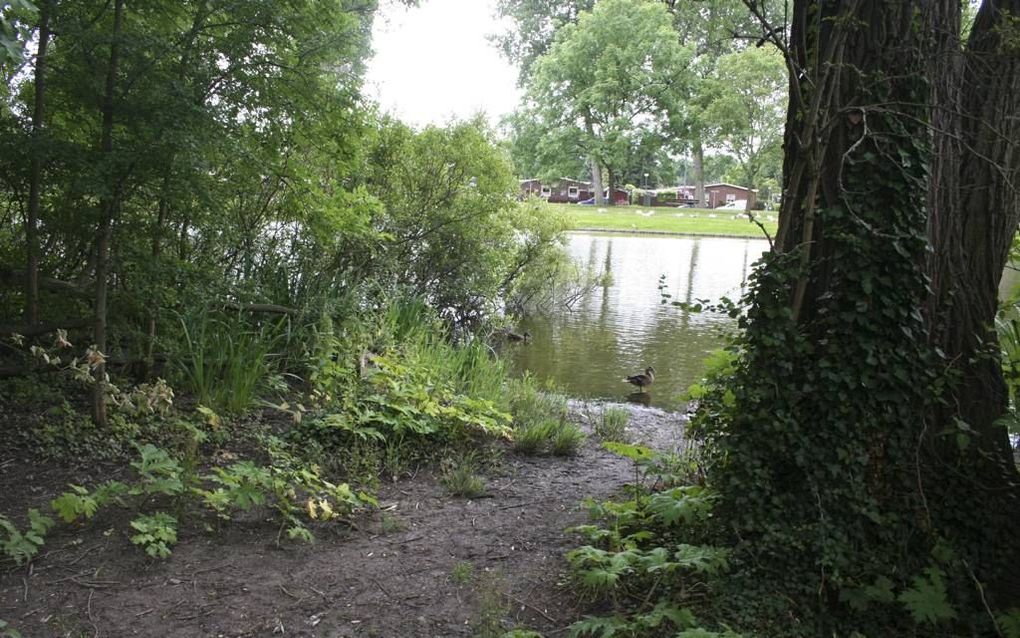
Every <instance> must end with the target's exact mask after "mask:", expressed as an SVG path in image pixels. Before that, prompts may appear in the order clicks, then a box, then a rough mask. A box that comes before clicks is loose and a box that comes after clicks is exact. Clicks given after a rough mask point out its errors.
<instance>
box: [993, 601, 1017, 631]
mask: <svg viewBox="0 0 1020 638" xmlns="http://www.w3.org/2000/svg"><path fill="white" fill-rule="evenodd" d="M995 621H996V623H997V624H998V627H999V629H1000V630H1001V631H1002V635H1003V636H1005V637H1006V638H1020V608H1018V607H1013V608H1011V609H1010V610H1009V611H1006V612H1004V613H1001V614H999V615H998V616H996V617H995Z"/></svg>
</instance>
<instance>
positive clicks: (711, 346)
mask: <svg viewBox="0 0 1020 638" xmlns="http://www.w3.org/2000/svg"><path fill="white" fill-rule="evenodd" d="M767 249H768V243H767V242H766V241H765V240H759V239H742V238H720V237H680V236H663V235H626V234H620V235H615V234H604V233H571V235H570V243H569V245H568V250H569V252H570V254H571V256H572V257H573V258H574V259H576V260H580V261H581V262H583V263H584V262H586V263H589V264H592V265H593V266H594V267H595V268H596V269H603V268H604V269H605V270H607V271H608V272H609V273H611V277H610V278H608V281H607V285H605V286H602V287H598V288H596V289H594V290H593V291H591V292H590V293H589V294H587V295H585V296H584V297H582V298H580V299H579V300H578V301H577V302H576V303H575V304H574V305H573V306H572V307H571V308H569V309H568V308H562V309H560V310H559V311H557V312H556V313H554V314H551V315H548V316H533V317H529V318H528V319H526V320H524V321H523V322H522V323H521V324H520V326H519V327H518V328H517V330H518V331H524V330H527V331H529V332H530V333H531V335H532V339H531V341H530V342H528V343H526V344H512V345H511V347H510V348H509V350H511V351H512V354H511V358H512V360H513V364H514V367H515V369H516V370H517V371H518V372H524V371H529V372H531V373H532V374H534V375H535V376H536V377H537V378H538V379H540V380H542V381H549V382H551V383H552V384H554V385H555V386H556V387H557V388H558V389H560V390H561V391H563V392H565V393H566V394H567V395H569V396H574V397H586V398H598V399H608V400H613V401H625V400H628V398H629V399H630V400H635V401H639V402H641V403H644V404H646V405H652V406H656V407H660V408H666V409H675V408H677V407H679V406H680V405H682V403H683V401H682V399H681V395H682V394H683V392H684V391H685V390H686V389H687V386H689V385H690V384H691V383H693V382H695V381H697V380H698V379H699V378H700V376H701V373H702V370H703V363H704V359H705V356H706V355H707V354H708V353H709V352H711V351H713V350H715V349H717V348H719V347H720V346H721V345H722V344H723V341H724V340H723V331H725V330H727V329H731V328H732V327H733V326H734V324H735V322H734V321H733V320H732V319H730V318H729V317H725V316H722V315H718V314H713V313H709V312H701V313H689V312H686V311H683V310H681V309H679V308H676V307H674V306H671V305H668V304H666V305H663V304H662V303H660V299H661V297H660V291H659V278H660V276H662V275H665V279H664V283H665V286H666V288H665V289H664V292H667V293H668V294H671V295H672V296H673V297H672V298H673V299H676V300H680V301H694V300H696V299H711V300H713V301H714V300H718V299H719V298H720V297H722V296H724V295H725V296H728V297H730V298H731V299H734V300H735V299H737V298H738V297H739V296H740V294H741V286H742V284H743V282H744V281H746V279H747V276H748V274H750V271H751V265H752V264H753V263H754V262H755V261H756V260H757V259H758V258H759V257H760V256H761V255H762V253H763V252H764V251H765V250H767ZM648 366H651V367H653V368H655V381H654V383H653V384H652V385H651V386H650V387H649V388H648V389H647V391H646V393H645V395H646V396H641V395H640V394H638V396H633V394H634V392H635V391H636V390H637V388H635V387H634V386H632V385H630V384H628V383H626V382H625V381H623V378H624V377H625V376H628V375H633V374H638V373H640V372H643V371H644V369H645V368H646V367H648Z"/></svg>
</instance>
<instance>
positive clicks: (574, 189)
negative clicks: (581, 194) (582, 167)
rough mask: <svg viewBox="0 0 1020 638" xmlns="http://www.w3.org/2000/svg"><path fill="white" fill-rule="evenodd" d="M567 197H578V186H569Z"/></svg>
mask: <svg viewBox="0 0 1020 638" xmlns="http://www.w3.org/2000/svg"><path fill="white" fill-rule="evenodd" d="M567 197H577V187H576V186H570V187H568V188H567Z"/></svg>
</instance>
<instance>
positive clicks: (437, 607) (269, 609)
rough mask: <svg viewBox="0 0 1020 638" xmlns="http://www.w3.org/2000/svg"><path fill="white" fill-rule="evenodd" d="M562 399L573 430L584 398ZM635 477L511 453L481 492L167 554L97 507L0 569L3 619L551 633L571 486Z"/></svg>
mask: <svg viewBox="0 0 1020 638" xmlns="http://www.w3.org/2000/svg"><path fill="white" fill-rule="evenodd" d="M571 407H572V410H573V413H574V415H575V416H576V418H577V419H578V420H579V421H580V422H581V423H582V426H585V427H586V425H585V421H586V417H585V415H586V414H587V413H588V412H589V410H587V409H586V407H585V404H583V403H572V406H571ZM628 409H630V410H631V413H632V416H631V421H630V426H629V428H628V430H629V431H630V432H631V434H632V436H633V437H634V439H635V440H636V441H639V442H643V443H646V444H649V445H653V446H654V447H657V448H660V449H667V448H670V447H672V446H675V445H677V444H678V443H679V440H680V427H681V424H682V420H681V417H680V416H679V415H676V414H671V413H665V412H662V411H659V410H654V409H647V408H639V407H635V406H629V407H628ZM0 462H6V461H5V460H4V459H3V458H0ZM16 464H17V461H15V463H14V464H11V463H9V462H8V464H7V465H6V466H5V467H3V468H2V469H0V490H2V492H0V503H3V504H4V508H5V509H6V508H7V506H9V505H10V504H11V501H12V500H13V501H15V502H17V501H18V500H21V499H11V498H5V497H4V495H6V496H7V497H11V496H12V494H13V492H14V491H18V490H21V491H24V490H25V485H16V484H13V483H12V481H13V480H14V479H15V477H20V479H23V478H24V476H25V472H24V469H25V468H18V467H12V465H16ZM19 470H21V471H19ZM41 471H43V470H40V472H41ZM632 477H633V469H632V466H631V464H630V462H629V461H627V460H625V459H621V458H619V457H616V456H614V455H611V454H609V453H607V452H605V451H604V450H602V449H601V448H600V447H599V446H598V445H597V443H596V442H594V441H593V440H591V439H589V441H588V442H587V443H585V445H584V446H583V448H582V449H581V451H580V453H579V454H578V455H577V456H575V457H572V458H555V457H525V456H520V455H517V454H514V453H512V452H508V453H507V454H506V456H505V457H504V459H503V461H502V463H501V464H500V466H499V468H498V470H496V471H495V472H493V473H491V474H489V475H488V476H486V480H487V484H488V493H487V494H486V496H485V497H484V498H480V499H476V500H464V499H457V498H452V497H451V496H450V495H449V494H448V493H447V491H446V490H445V489H444V488H443V487H442V486H441V485H440V484H439V482H438V481H437V480H436V477H434V476H425V475H419V476H417V477H415V478H414V479H413V480H405V481H401V482H399V483H396V484H388V485H384V486H383V487H382V488H381V489H380V494H379V497H380V506H381V510H380V511H379V512H375V513H373V514H372V516H371V517H366V518H365V519H362V520H359V521H358V528H357V529H347V530H343V532H341V533H337V532H333V533H332V536H331V535H330V533H329V532H319V533H318V541H317V543H316V544H315V545H313V546H297V547H295V546H293V545H285V546H284V547H282V548H281V547H277V545H276V543H275V540H276V529H275V527H273V526H271V525H269V524H262V523H255V524H250V525H244V524H236V523H234V524H229V525H227V526H226V527H225V528H224V530H223V532H221V533H220V534H216V535H207V534H204V533H203V534H198V533H196V534H193V535H186V536H184V537H182V538H181V539H180V542H179V544H178V545H177V547H176V548H175V549H174V553H173V556H172V557H171V558H170V559H168V560H166V561H152V560H150V559H148V558H147V557H146V556H145V555H144V554H143V553H142V552H140V551H139V550H138V549H137V548H135V547H133V546H131V545H130V543H129V541H128V539H127V535H126V534H125V533H124V532H123V531H122V530H124V528H125V527H127V526H126V523H125V521H120V520H116V521H114V520H109V519H103V518H102V517H101V518H100V520H99V521H98V522H97V524H96V525H93V526H91V527H90V528H87V529H84V530H81V531H79V533H77V534H75V533H67V532H62V533H59V534H55V535H54V536H53V537H52V538H51V539H50V542H49V543H48V544H47V546H46V547H45V548H44V552H43V554H44V556H43V557H42V558H40V559H37V560H36V562H35V564H34V566H33V567H32V569H31V570H26V569H24V568H21V569H10V567H9V566H8V568H7V569H6V570H5V571H3V572H0V619H4V620H7V621H8V622H10V623H11V624H12V626H14V627H16V628H18V629H20V631H21V632H22V635H23V636H25V637H26V638H29V637H36V636H38V637H45V636H73V637H78V636H107V637H114V638H115V637H120V636H175V637H177V636H180V637H188V636H202V637H205V636H216V637H219V636H225V637H226V636H229V637H240V636H272V635H274V634H275V635H282V636H329V637H336V636H379V637H387V638H388V637H393V638H401V637H405V636H416V637H417V636H422V637H424V636H475V635H498V632H497V631H496V630H497V629H499V628H503V629H505V628H509V627H511V626H514V625H516V626H526V627H530V628H533V629H536V630H539V631H542V632H545V633H546V635H547V636H552V635H557V634H559V633H562V632H558V631H557V630H561V629H563V628H565V627H566V626H567V625H568V624H569V623H570V622H571V621H573V620H575V619H577V618H578V617H579V616H580V615H581V613H582V610H581V609H579V608H578V607H577V606H576V602H575V601H574V598H573V596H571V595H570V592H569V591H568V590H567V588H566V587H564V583H565V582H566V573H565V570H566V564H565V561H564V560H563V554H564V553H565V552H566V551H567V550H568V549H570V548H571V547H572V545H573V541H574V539H573V538H571V536H570V535H567V534H564V533H563V530H564V528H566V527H569V526H571V525H577V524H581V523H584V522H586V520H587V517H586V514H585V513H584V512H583V511H582V510H581V509H580V507H579V505H580V502H581V500H582V499H583V498H584V497H586V496H593V497H595V498H604V497H608V496H610V495H612V494H613V493H614V492H616V491H617V490H619V488H620V487H621V486H622V485H623V484H624V483H626V482H627V481H628V480H630V479H632ZM39 482H40V483H45V481H43V480H40V481H39ZM31 500H34V499H31ZM47 552H50V553H49V555H46V553H47Z"/></svg>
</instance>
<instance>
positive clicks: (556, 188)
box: [521, 177, 630, 204]
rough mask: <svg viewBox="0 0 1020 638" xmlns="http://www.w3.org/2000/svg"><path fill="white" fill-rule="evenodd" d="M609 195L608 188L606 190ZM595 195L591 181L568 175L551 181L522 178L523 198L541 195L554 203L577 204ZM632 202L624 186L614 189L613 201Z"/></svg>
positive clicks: (618, 202) (616, 202)
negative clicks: (571, 177) (544, 181)
mask: <svg viewBox="0 0 1020 638" xmlns="http://www.w3.org/2000/svg"><path fill="white" fill-rule="evenodd" d="M605 193H606V197H607V198H608V197H609V191H608V189H607V190H606V191H605ZM594 196H595V192H594V191H593V190H592V188H591V182H582V181H580V180H576V179H570V178H568V177H561V178H560V179H558V180H554V181H552V182H549V183H543V182H542V181H541V180H538V179H525V180H521V198H522V199H523V198H525V197H541V198H542V199H544V200H547V201H549V202H552V203H554V204H576V203H579V202H583V201H585V200H588V199H591V198H593V197H594ZM629 202H630V193H628V192H627V191H626V190H624V189H622V188H615V189H613V203H614V204H627V203H629Z"/></svg>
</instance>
